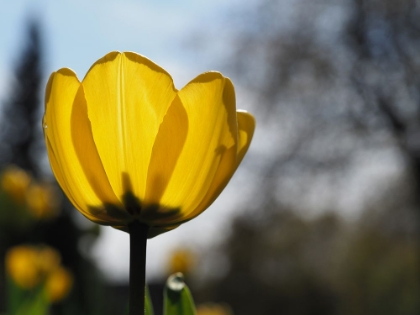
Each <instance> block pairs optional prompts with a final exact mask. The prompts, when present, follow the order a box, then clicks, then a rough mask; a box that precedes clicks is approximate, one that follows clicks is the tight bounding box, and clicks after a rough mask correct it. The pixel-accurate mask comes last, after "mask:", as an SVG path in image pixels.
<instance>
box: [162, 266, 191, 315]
mask: <svg viewBox="0 0 420 315" xmlns="http://www.w3.org/2000/svg"><path fill="white" fill-rule="evenodd" d="M163 303H164V304H163V308H164V310H163V314H164V315H196V312H195V305H194V301H193V298H192V296H191V292H190V290H189V289H188V287H187V286H186V284H185V283H184V276H183V275H182V273H176V274H174V275H172V276H170V277H169V279H168V281H167V282H166V288H165V296H164V302H163Z"/></svg>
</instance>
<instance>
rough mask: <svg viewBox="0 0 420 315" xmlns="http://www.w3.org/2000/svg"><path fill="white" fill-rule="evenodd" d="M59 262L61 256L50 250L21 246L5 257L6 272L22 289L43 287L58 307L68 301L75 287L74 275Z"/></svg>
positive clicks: (48, 248) (45, 247) (40, 247)
mask: <svg viewBox="0 0 420 315" xmlns="http://www.w3.org/2000/svg"><path fill="white" fill-rule="evenodd" d="M60 260H61V257H60V254H59V253H58V252H57V251H56V250H54V249H53V248H51V247H48V246H30V245H19V246H15V247H13V248H11V249H10V250H9V251H8V252H7V254H6V272H7V274H8V275H9V277H10V278H11V279H12V280H13V281H14V282H15V283H16V284H17V285H18V286H19V287H21V288H22V289H25V290H30V289H33V288H35V287H37V286H40V285H42V286H43V288H44V289H45V290H46V292H47V295H48V297H49V299H50V301H51V302H54V303H55V302H58V301H60V300H61V299H63V298H64V297H66V295H67V294H68V293H69V291H70V289H71V287H72V285H73V276H72V274H71V273H70V272H69V271H68V270H67V269H65V268H64V267H62V266H61V265H60Z"/></svg>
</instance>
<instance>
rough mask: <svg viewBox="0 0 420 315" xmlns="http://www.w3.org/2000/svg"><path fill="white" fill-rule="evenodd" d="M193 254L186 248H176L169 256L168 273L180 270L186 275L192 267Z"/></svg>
mask: <svg viewBox="0 0 420 315" xmlns="http://www.w3.org/2000/svg"><path fill="white" fill-rule="evenodd" d="M194 258H195V257H194V254H193V253H192V252H191V251H189V250H187V249H178V250H176V251H174V252H173V253H172V255H171V256H170V258H169V266H168V267H169V268H168V269H169V274H174V273H177V272H180V273H182V274H184V275H188V274H189V273H190V272H191V269H192V268H193V267H194V263H195V261H194Z"/></svg>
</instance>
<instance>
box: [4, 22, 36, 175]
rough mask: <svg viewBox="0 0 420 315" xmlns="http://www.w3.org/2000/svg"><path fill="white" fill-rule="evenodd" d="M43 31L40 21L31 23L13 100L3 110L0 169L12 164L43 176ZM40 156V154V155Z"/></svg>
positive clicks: (15, 80)
mask: <svg viewBox="0 0 420 315" xmlns="http://www.w3.org/2000/svg"><path fill="white" fill-rule="evenodd" d="M40 33H41V31H40V27H39V24H38V23H37V21H36V20H30V21H29V22H28V33H27V38H26V40H25V43H26V46H25V49H24V51H23V53H22V55H21V59H20V60H19V63H18V64H17V67H16V69H15V76H14V80H13V83H14V84H13V85H12V89H11V91H10V97H9V99H8V100H7V101H6V102H5V103H4V104H3V107H2V124H1V128H0V143H1V145H0V165H1V166H2V167H0V168H1V169H2V168H4V167H5V166H6V165H8V164H12V163H13V164H16V165H17V166H19V167H21V168H23V169H25V170H27V171H29V172H31V173H33V174H34V175H37V174H38V173H39V171H40V170H39V152H35V151H34V150H35V149H37V147H36V146H39V145H40V141H39V140H40V135H41V123H40V117H41V112H40V104H41V103H40V93H41V84H42V48H41V47H42V42H41V34H40ZM37 153H38V154H37Z"/></svg>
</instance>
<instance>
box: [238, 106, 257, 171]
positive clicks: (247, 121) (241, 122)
mask: <svg viewBox="0 0 420 315" xmlns="http://www.w3.org/2000/svg"><path fill="white" fill-rule="evenodd" d="M237 117H238V152H237V158H236V167H238V166H239V164H240V163H241V162H242V159H243V158H244V156H245V153H246V152H247V151H248V148H249V145H250V144H251V140H252V137H253V136H254V131H255V118H254V116H252V115H251V114H250V113H248V112H247V111H244V110H239V111H238V112H237Z"/></svg>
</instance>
